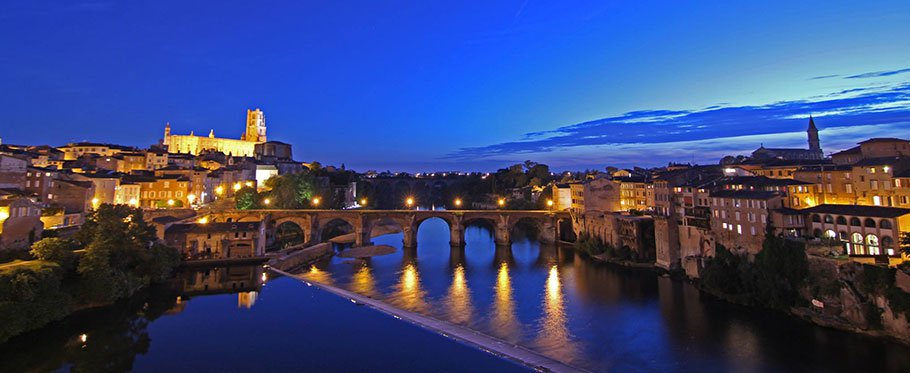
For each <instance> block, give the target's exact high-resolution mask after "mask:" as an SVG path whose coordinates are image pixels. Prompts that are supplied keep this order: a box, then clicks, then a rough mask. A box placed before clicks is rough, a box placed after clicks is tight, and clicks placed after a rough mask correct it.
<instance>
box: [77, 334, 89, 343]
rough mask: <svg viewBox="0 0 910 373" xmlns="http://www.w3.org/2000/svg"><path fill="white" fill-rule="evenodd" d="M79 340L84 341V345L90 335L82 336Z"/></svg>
mask: <svg viewBox="0 0 910 373" xmlns="http://www.w3.org/2000/svg"><path fill="white" fill-rule="evenodd" d="M79 340H80V341H82V343H85V342H88V334H82V335H80V336H79Z"/></svg>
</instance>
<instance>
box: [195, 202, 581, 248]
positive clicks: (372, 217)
mask: <svg viewBox="0 0 910 373" xmlns="http://www.w3.org/2000/svg"><path fill="white" fill-rule="evenodd" d="M207 216H208V217H209V218H210V221H213V222H225V221H237V222H244V221H267V222H269V226H270V227H273V229H277V227H278V226H280V225H282V224H285V223H293V224H295V225H296V226H298V227H299V228H300V229H301V230H302V231H303V235H304V241H305V242H306V243H316V242H320V241H321V238H322V233H323V231H324V230H325V229H326V228H327V227H328V226H329V225H330V224H332V223H333V222H337V221H339V220H340V221H343V222H346V223H348V224H350V225H351V227H353V228H354V233H355V241H354V246H363V245H368V244H369V243H370V241H371V238H372V231H373V228H375V227H377V226H379V225H386V224H397V225H398V226H399V227H401V231H402V233H403V234H404V238H403V244H404V246H405V247H416V246H417V229H418V227H420V224H421V223H423V222H424V221H426V220H427V219H431V218H439V219H442V220H443V221H445V222H446V223H447V224H448V226H449V232H450V233H451V234H450V237H451V239H450V243H451V244H452V245H453V246H461V245H464V231H465V227H466V226H468V225H470V224H472V223H476V222H486V223H488V224H490V225H491V226H492V227H493V228H494V229H493V237H494V240H495V241H496V244H497V245H509V244H511V242H512V240H511V235H512V230H513V229H514V228H515V226H516V225H517V224H519V222H522V221H524V222H530V223H532V224H534V225H535V226H536V227H537V231H538V239H539V240H540V241H541V242H543V243H554V242H556V241H557V240H558V239H559V237H560V223H564V222H571V216H570V215H569V213H568V212H564V211H546V210H432V211H427V210H227V211H221V212H211V213H209V214H208V215H207Z"/></svg>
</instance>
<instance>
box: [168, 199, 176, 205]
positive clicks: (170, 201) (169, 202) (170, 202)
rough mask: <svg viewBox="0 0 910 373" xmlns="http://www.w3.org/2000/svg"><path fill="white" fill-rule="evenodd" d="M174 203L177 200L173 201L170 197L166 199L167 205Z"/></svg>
mask: <svg viewBox="0 0 910 373" xmlns="http://www.w3.org/2000/svg"><path fill="white" fill-rule="evenodd" d="M175 203H177V202H175V201H174V200H172V199H169V200H167V205H168V206H173V205H174V204H175Z"/></svg>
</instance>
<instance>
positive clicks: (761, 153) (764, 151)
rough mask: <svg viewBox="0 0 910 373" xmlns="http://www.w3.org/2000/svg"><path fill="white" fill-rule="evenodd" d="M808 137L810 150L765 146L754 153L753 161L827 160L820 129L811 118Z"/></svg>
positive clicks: (807, 131) (807, 130)
mask: <svg viewBox="0 0 910 373" xmlns="http://www.w3.org/2000/svg"><path fill="white" fill-rule="evenodd" d="M806 134H807V135H808V142H809V149H796V148H766V147H765V146H764V144H762V146H761V147H759V148H758V149H756V150H755V151H753V152H752V159H753V160H774V159H783V160H821V159H824V158H825V153H824V152H822V148H821V142H820V141H819V138H818V128H816V127H815V120H813V119H812V116H809V128H807V129H806Z"/></svg>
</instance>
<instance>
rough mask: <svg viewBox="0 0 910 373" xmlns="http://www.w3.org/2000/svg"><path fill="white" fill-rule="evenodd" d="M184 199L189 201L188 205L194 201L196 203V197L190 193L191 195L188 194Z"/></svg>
mask: <svg viewBox="0 0 910 373" xmlns="http://www.w3.org/2000/svg"><path fill="white" fill-rule="evenodd" d="M186 199H187V200H188V201H190V203H193V202H194V201H196V195H195V194H192V193H191V194H188V195H187V196H186Z"/></svg>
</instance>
